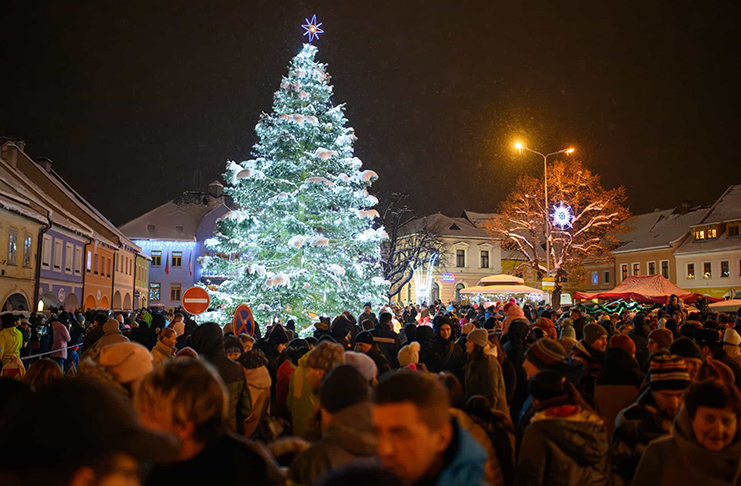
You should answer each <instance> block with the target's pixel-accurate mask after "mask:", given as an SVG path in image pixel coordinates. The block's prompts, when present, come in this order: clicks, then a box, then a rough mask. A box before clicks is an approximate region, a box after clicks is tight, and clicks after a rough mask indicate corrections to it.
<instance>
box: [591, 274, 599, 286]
mask: <svg viewBox="0 0 741 486" xmlns="http://www.w3.org/2000/svg"><path fill="white" fill-rule="evenodd" d="M597 284H599V272H592V285H597Z"/></svg>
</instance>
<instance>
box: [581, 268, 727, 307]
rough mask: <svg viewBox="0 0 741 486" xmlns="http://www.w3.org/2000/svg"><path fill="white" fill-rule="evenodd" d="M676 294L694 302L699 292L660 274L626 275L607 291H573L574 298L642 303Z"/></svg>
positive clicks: (662, 301)
mask: <svg viewBox="0 0 741 486" xmlns="http://www.w3.org/2000/svg"><path fill="white" fill-rule="evenodd" d="M672 295H676V296H677V297H679V298H680V299H682V300H683V301H685V302H695V301H696V300H697V298H698V297H700V296H701V294H695V293H692V292H689V291H687V290H683V289H680V288H679V287H677V286H676V285H674V284H673V283H671V282H670V281H668V280H667V279H665V278H664V277H663V276H661V275H646V276H644V277H627V278H626V279H625V280H623V281H622V282H620V285H618V286H617V287H615V288H614V289H612V290H608V291H607V292H596V293H593V294H590V293H587V292H574V298H576V299H587V300H591V299H605V300H617V299H624V300H634V301H636V302H640V303H643V304H667V303H668V302H669V297H670V296H672ZM705 298H706V299H707V300H708V302H718V301H719V300H723V299H717V298H715V297H708V296H706V297H705Z"/></svg>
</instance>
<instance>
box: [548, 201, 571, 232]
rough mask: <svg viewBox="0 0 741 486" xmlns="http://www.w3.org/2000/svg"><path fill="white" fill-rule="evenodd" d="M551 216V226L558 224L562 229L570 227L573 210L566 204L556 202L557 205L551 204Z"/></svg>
mask: <svg viewBox="0 0 741 486" xmlns="http://www.w3.org/2000/svg"><path fill="white" fill-rule="evenodd" d="M551 218H552V219H553V226H558V227H559V228H560V229H561V231H563V230H564V229H566V228H571V222H572V221H573V220H574V212H573V211H572V210H571V206H569V205H568V204H564V203H558V206H553V212H552V213H551Z"/></svg>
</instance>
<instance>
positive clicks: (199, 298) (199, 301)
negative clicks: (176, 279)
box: [183, 287, 211, 315]
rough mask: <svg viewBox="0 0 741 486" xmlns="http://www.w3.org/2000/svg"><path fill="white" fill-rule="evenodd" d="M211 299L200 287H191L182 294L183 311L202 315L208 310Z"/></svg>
mask: <svg viewBox="0 0 741 486" xmlns="http://www.w3.org/2000/svg"><path fill="white" fill-rule="evenodd" d="M210 303H211V297H209V296H208V292H206V291H205V290H204V289H203V288H201V287H191V288H189V289H188V290H186V291H185V293H184V294H183V309H185V310H186V312H188V313H190V314H196V315H197V314H202V313H204V312H206V310H208V306H209V304H210Z"/></svg>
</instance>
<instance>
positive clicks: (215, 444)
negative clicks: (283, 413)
mask: <svg viewBox="0 0 741 486" xmlns="http://www.w3.org/2000/svg"><path fill="white" fill-rule="evenodd" d="M144 484H146V486H160V485H162V486H171V485H173V484H175V485H189V484H199V485H200V484H213V485H219V486H242V485H244V484H250V485H256V486H273V485H275V486H278V485H282V484H283V479H282V477H281V475H280V472H279V470H278V466H277V464H276V463H275V461H274V460H273V459H272V457H270V454H269V453H268V452H267V450H265V448H264V446H262V445H260V444H258V443H256V442H250V441H246V440H244V439H242V438H239V437H234V436H232V435H228V434H224V435H222V436H221V437H220V438H218V439H216V440H214V441H211V442H210V443H209V444H208V445H207V446H206V448H205V449H204V450H202V451H201V452H199V453H198V454H197V455H196V456H194V457H192V458H190V459H186V460H185V461H180V462H175V463H171V464H167V465H162V466H157V467H155V468H154V470H153V471H152V474H151V475H150V476H149V478H148V480H147V482H146V483H144Z"/></svg>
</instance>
